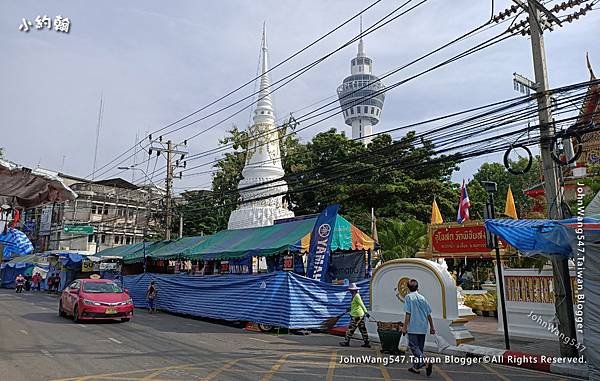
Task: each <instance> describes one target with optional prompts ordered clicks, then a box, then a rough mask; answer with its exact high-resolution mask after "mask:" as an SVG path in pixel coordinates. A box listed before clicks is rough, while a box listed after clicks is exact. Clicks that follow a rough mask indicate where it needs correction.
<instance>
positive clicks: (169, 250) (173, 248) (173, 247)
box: [148, 236, 208, 259]
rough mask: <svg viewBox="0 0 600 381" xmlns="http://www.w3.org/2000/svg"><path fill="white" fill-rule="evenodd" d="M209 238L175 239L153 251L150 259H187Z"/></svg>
mask: <svg viewBox="0 0 600 381" xmlns="http://www.w3.org/2000/svg"><path fill="white" fill-rule="evenodd" d="M207 238H208V236H197V237H183V238H179V239H175V240H172V241H170V242H169V243H167V244H166V245H164V246H162V247H160V248H158V249H156V250H153V251H152V253H151V254H150V255H148V256H149V257H152V258H153V259H171V258H179V257H187V253H189V252H190V251H191V250H193V249H194V248H196V247H197V246H198V245H201V244H202V243H203V242H204V241H206V239H207Z"/></svg>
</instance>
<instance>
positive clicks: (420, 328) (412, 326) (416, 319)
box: [402, 279, 435, 376]
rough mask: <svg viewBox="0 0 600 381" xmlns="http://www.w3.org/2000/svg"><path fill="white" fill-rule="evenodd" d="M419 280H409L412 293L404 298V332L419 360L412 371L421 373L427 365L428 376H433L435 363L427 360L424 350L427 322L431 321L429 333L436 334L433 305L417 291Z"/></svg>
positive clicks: (410, 370) (411, 368) (409, 345)
mask: <svg viewBox="0 0 600 381" xmlns="http://www.w3.org/2000/svg"><path fill="white" fill-rule="evenodd" d="M418 288H419V282H417V280H416V279H411V280H410V281H408V289H409V290H410V293H409V294H408V295H406V298H405V299H404V312H405V315H404V325H403V326H402V333H403V334H405V335H406V334H407V333H408V347H409V348H410V351H411V352H412V354H413V356H414V357H416V358H418V362H417V363H416V364H414V365H413V366H412V367H410V368H409V369H408V371H409V372H411V373H416V374H419V373H421V372H420V371H419V369H420V368H422V367H424V366H427V368H426V373H427V376H431V372H432V370H433V365H432V364H431V363H430V362H426V361H425V356H424V355H423V350H424V348H425V336H427V323H428V322H429V328H430V329H429V333H431V334H432V335H435V328H434V327H433V320H432V319H431V306H430V305H429V302H428V301H427V299H425V297H423V295H421V294H419V293H418V292H417V290H418Z"/></svg>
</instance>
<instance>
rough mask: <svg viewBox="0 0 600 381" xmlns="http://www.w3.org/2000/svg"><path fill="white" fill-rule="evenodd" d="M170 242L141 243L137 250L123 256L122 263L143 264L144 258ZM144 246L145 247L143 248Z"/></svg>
mask: <svg viewBox="0 0 600 381" xmlns="http://www.w3.org/2000/svg"><path fill="white" fill-rule="evenodd" d="M169 242H170V241H158V242H145V243H144V242H142V243H141V244H139V245H140V246H139V247H138V249H137V250H135V251H133V252H130V253H127V254H125V255H124V256H123V263H127V264H131V263H137V262H143V261H144V256H146V257H148V256H151V255H152V253H154V251H156V250H158V249H160V248H161V247H163V246H165V245H167V244H168V243H169ZM144 246H145V247H144Z"/></svg>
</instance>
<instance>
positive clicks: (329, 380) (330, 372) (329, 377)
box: [326, 351, 337, 381]
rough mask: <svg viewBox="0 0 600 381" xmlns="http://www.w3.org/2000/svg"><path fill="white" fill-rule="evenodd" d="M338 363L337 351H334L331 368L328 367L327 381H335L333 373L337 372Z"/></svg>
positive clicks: (330, 361)
mask: <svg viewBox="0 0 600 381" xmlns="http://www.w3.org/2000/svg"><path fill="white" fill-rule="evenodd" d="M336 363H337V351H333V352H332V353H331V360H329V366H328V367H327V378H326V381H333V372H334V371H335V364H336Z"/></svg>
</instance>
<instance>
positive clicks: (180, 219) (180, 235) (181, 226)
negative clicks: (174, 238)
mask: <svg viewBox="0 0 600 381" xmlns="http://www.w3.org/2000/svg"><path fill="white" fill-rule="evenodd" d="M179 238H183V214H180V215H179Z"/></svg>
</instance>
